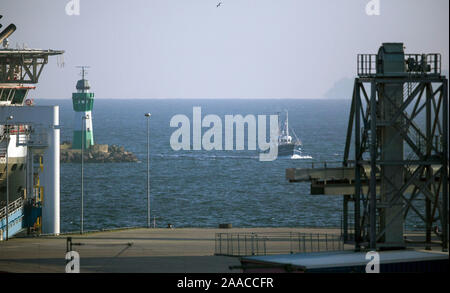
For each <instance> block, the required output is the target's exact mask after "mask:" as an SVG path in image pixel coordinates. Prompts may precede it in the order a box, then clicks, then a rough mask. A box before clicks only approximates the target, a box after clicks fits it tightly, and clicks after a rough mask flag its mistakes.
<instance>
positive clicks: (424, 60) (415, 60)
mask: <svg viewBox="0 0 450 293" xmlns="http://www.w3.org/2000/svg"><path fill="white" fill-rule="evenodd" d="M357 63H358V77H357V78H355V82H354V89H353V96H352V104H351V110H350V117H349V124H348V129H347V137H346V144H345V151H344V158H343V167H341V168H324V169H288V170H286V177H287V178H288V179H289V180H290V181H291V182H296V181H311V193H312V194H342V195H344V206H343V230H344V231H343V234H344V238H345V239H346V240H353V241H354V243H355V249H356V250H360V249H361V248H370V249H396V248H404V247H405V246H406V243H405V235H404V226H405V222H406V219H407V218H408V215H410V214H411V213H414V214H416V215H417V218H418V219H420V221H421V222H422V223H423V227H424V232H425V246H426V248H427V249H430V247H431V243H432V237H434V238H435V239H438V240H437V242H439V243H440V245H441V246H442V249H443V250H444V251H447V250H448V80H447V78H446V77H445V76H442V75H441V56H440V54H405V53H404V47H403V44H402V43H384V44H383V45H382V46H381V47H380V49H379V51H378V54H362V55H358V59H357ZM351 148H353V151H354V160H349V158H350V152H351ZM349 203H353V205H354V209H353V215H354V219H353V223H354V233H353V235H354V237H350V233H349V219H350V217H349V210H350V209H349ZM351 238H353V239H351Z"/></svg>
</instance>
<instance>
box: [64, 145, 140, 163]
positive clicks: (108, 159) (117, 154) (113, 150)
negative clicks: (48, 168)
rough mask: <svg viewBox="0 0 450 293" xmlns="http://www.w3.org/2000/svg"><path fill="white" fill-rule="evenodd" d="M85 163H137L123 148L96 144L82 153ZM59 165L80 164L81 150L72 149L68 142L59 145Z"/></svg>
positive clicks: (132, 155)
mask: <svg viewBox="0 0 450 293" xmlns="http://www.w3.org/2000/svg"><path fill="white" fill-rule="evenodd" d="M83 159H84V160H83V161H84V162H85V163H118V162H138V159H137V158H136V156H135V155H134V154H133V153H132V152H128V151H126V150H125V148H124V147H123V146H118V145H110V146H109V145H107V144H96V145H93V146H92V147H90V148H89V149H87V150H84V151H83ZM60 160H61V163H81V150H77V149H72V145H71V143H70V142H64V143H63V144H62V145H61V157H60Z"/></svg>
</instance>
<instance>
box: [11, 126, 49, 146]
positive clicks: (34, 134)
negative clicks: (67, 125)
mask: <svg viewBox="0 0 450 293" xmlns="http://www.w3.org/2000/svg"><path fill="white" fill-rule="evenodd" d="M19 137H20V135H18V138H17V140H16V141H17V146H28V147H33V148H45V147H47V146H48V143H47V133H46V132H44V131H38V130H36V128H34V129H32V130H31V131H28V133H27V135H26V136H22V138H20V139H19Z"/></svg>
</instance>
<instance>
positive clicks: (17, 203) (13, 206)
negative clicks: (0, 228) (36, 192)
mask: <svg viewBox="0 0 450 293" xmlns="http://www.w3.org/2000/svg"><path fill="white" fill-rule="evenodd" d="M0 206H3V207H2V208H0V220H2V219H3V218H5V217H6V202H5V201H3V202H1V203H0ZM22 207H23V198H22V197H19V198H18V199H16V200H14V201H13V202H10V203H9V205H8V212H9V213H10V214H11V213H14V212H15V211H16V210H18V209H20V208H22Z"/></svg>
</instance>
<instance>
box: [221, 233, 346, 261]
mask: <svg viewBox="0 0 450 293" xmlns="http://www.w3.org/2000/svg"><path fill="white" fill-rule="evenodd" d="M342 250H344V241H343V237H342V236H341V235H340V234H328V233H298V232H278V233H277V232H270V233H268V232H266V233H216V237H215V255H225V256H250V255H268V254H294V253H304V252H320V251H342Z"/></svg>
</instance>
